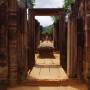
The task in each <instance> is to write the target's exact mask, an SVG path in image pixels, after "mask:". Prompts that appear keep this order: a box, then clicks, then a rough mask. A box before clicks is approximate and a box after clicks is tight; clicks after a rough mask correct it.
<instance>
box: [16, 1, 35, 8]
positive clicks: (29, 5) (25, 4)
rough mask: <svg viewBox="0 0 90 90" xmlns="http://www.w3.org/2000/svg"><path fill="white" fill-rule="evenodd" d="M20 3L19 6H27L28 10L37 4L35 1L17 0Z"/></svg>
mask: <svg viewBox="0 0 90 90" xmlns="http://www.w3.org/2000/svg"><path fill="white" fill-rule="evenodd" d="M17 1H18V2H19V5H21V6H27V7H28V8H33V6H34V4H35V0H17Z"/></svg>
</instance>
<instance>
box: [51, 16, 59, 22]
mask: <svg viewBox="0 0 90 90" xmlns="http://www.w3.org/2000/svg"><path fill="white" fill-rule="evenodd" d="M51 18H52V20H53V21H54V22H56V21H57V20H59V16H51Z"/></svg>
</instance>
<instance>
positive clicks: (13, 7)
mask: <svg viewBox="0 0 90 90" xmlns="http://www.w3.org/2000/svg"><path fill="white" fill-rule="evenodd" d="M8 39H9V40H8V50H9V51H8V54H9V58H8V59H9V83H10V84H11V85H13V84H16V83H17V70H18V69H17V0H8Z"/></svg>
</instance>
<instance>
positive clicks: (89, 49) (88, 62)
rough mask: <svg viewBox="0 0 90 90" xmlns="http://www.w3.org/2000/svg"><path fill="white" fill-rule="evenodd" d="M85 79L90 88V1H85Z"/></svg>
mask: <svg viewBox="0 0 90 90" xmlns="http://www.w3.org/2000/svg"><path fill="white" fill-rule="evenodd" d="M84 78H85V80H87V81H88V83H89V86H90V1H89V0H86V1H85V47H84Z"/></svg>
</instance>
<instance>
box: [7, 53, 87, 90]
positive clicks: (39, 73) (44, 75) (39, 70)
mask: <svg viewBox="0 0 90 90" xmlns="http://www.w3.org/2000/svg"><path fill="white" fill-rule="evenodd" d="M54 55H55V57H56V58H54V59H50V58H49V59H48V58H45V59H40V58H38V54H36V58H37V59H36V66H35V67H34V68H33V70H32V71H31V73H29V72H28V79H29V80H37V79H39V80H43V79H46V80H53V81H54V80H61V79H67V78H68V77H67V75H66V73H65V72H64V70H63V68H62V67H61V66H60V65H59V63H60V62H59V59H58V58H59V54H54ZM67 83H68V84H67V85H57V86H53V85H52V86H42V85H41V86H40V85H39V86H29V85H28V86H25V85H22V86H15V87H12V88H8V90H88V89H87V85H86V84H84V83H80V82H78V80H70V81H69V82H67Z"/></svg>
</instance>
